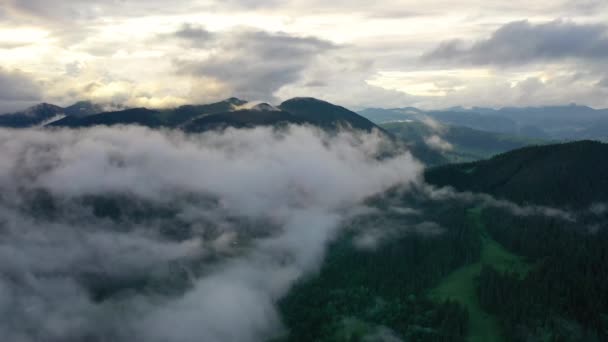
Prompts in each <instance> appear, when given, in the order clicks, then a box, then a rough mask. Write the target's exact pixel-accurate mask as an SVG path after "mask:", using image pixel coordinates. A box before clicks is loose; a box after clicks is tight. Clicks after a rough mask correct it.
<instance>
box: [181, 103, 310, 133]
mask: <svg viewBox="0 0 608 342" xmlns="http://www.w3.org/2000/svg"><path fill="white" fill-rule="evenodd" d="M264 107H265V106H264ZM258 108H259V107H258ZM258 108H254V109H243V110H236V111H231V112H225V113H216V114H211V115H206V116H203V117H201V118H198V119H195V120H193V121H191V122H189V123H187V124H185V125H184V126H183V129H184V130H185V131H186V132H204V131H209V130H215V129H222V128H226V127H234V128H246V127H255V126H277V125H284V124H290V123H292V124H304V123H310V122H309V121H307V120H305V119H302V118H299V117H296V116H294V115H293V114H291V113H288V112H285V111H282V110H263V109H258Z"/></svg>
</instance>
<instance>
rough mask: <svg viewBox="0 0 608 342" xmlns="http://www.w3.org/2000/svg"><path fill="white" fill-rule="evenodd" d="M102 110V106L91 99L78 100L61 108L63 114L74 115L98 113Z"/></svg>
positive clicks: (81, 115)
mask: <svg viewBox="0 0 608 342" xmlns="http://www.w3.org/2000/svg"><path fill="white" fill-rule="evenodd" d="M104 111H105V109H104V106H102V105H100V104H97V103H93V102H91V101H79V102H76V103H74V104H73V105H71V106H68V107H65V108H64V109H63V112H64V114H65V115H67V116H75V117H83V116H88V115H94V114H99V113H103V112H104Z"/></svg>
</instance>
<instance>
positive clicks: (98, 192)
mask: <svg viewBox="0 0 608 342" xmlns="http://www.w3.org/2000/svg"><path fill="white" fill-rule="evenodd" d="M379 144H380V139H379V138H378V137H377V136H374V135H353V134H349V133H340V134H338V135H336V136H327V135H325V134H324V133H322V132H320V131H318V130H316V129H312V128H307V127H290V128H289V129H287V130H283V131H274V130H272V129H270V128H257V129H251V130H240V131H237V130H227V131H225V132H223V133H208V134H203V135H197V136H186V135H183V134H182V133H179V132H172V131H166V132H159V131H151V130H148V129H144V128H137V127H124V128H93V129H87V130H57V131H48V130H24V131H12V130H0V148H1V149H2V151H3V158H2V160H1V161H0V189H1V190H2V191H1V195H0V212H1V213H2V215H1V217H2V220H0V230H1V231H2V236H3V238H2V240H1V241H0V256H2V258H1V259H2V260H3V261H2V262H0V274H1V275H2V276H1V277H0V313H1V314H2V317H5V318H6V319H4V320H2V322H0V334H1V335H2V336H3V337H4V338H5V339H6V340H10V341H37V340H41V339H42V340H45V341H84V340H112V341H131V340H147V341H228V340H229V341H259V340H264V339H266V338H269V337H272V336H274V335H276V334H279V333H281V332H282V326H281V320H280V317H279V316H278V313H277V311H276V308H275V302H276V301H277V299H278V298H280V297H281V296H282V295H284V294H285V292H286V291H287V290H288V289H289V287H290V285H291V284H292V283H293V281H294V280H296V279H298V278H299V277H300V276H302V275H303V274H306V273H309V272H312V271H314V270H315V269H316V268H317V267H319V265H320V263H321V261H322V258H323V254H324V251H325V246H326V244H327V243H328V242H329V241H331V239H332V238H333V237H334V236H335V235H336V234H337V231H338V229H339V227H340V223H341V222H342V221H343V220H344V219H347V218H349V217H352V216H353V215H356V214H357V213H358V212H360V211H361V210H360V209H359V208H360V207H361V205H362V202H363V201H364V200H365V199H366V198H368V197H370V196H374V195H376V194H379V193H382V192H383V191H385V190H387V189H388V188H390V187H393V186H397V185H403V186H406V187H407V185H408V184H411V183H413V182H418V181H419V179H420V173H421V168H422V167H421V165H420V164H419V163H417V162H416V161H415V160H413V159H412V157H411V156H410V155H409V154H407V153H406V154H403V155H399V156H396V157H394V158H391V159H384V160H382V161H379V160H378V159H377V158H376V157H375V154H376V152H377V149H378V148H379Z"/></svg>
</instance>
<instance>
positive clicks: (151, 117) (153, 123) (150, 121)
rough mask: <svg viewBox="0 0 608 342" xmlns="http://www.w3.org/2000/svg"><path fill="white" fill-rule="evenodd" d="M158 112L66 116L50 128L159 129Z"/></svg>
mask: <svg viewBox="0 0 608 342" xmlns="http://www.w3.org/2000/svg"><path fill="white" fill-rule="evenodd" d="M159 116H160V112H159V111H156V110H150V109H146V108H133V109H127V110H122V111H117V112H107V113H100V114H95V115H89V116H84V117H76V116H68V117H65V118H63V119H61V120H57V121H55V122H52V123H50V124H49V125H48V126H52V127H71V128H76V127H90V126H96V125H106V126H112V125H141V126H147V127H152V128H154V127H160V126H162V121H161V120H160V118H159Z"/></svg>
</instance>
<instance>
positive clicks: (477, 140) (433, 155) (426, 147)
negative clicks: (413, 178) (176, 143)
mask: <svg viewBox="0 0 608 342" xmlns="http://www.w3.org/2000/svg"><path fill="white" fill-rule="evenodd" d="M109 108H114V110H110V111H108V109H109ZM429 120H430V121H434V122H436V124H431V125H429ZM285 124H309V125H314V126H317V127H320V128H323V129H326V130H336V129H339V128H353V129H358V130H363V131H368V132H369V131H372V130H374V129H376V130H378V131H379V132H381V134H385V135H387V136H389V137H391V138H395V139H398V140H400V141H402V142H405V144H406V145H407V146H408V147H409V149H410V150H411V151H412V153H413V154H414V155H415V156H416V157H417V158H419V159H420V160H422V161H423V162H425V163H426V164H427V165H440V164H447V163H449V162H467V161H473V160H478V159H482V158H488V157H491V156H493V155H496V154H499V153H503V152H506V151H509V150H512V149H517V148H521V147H523V146H527V145H531V144H546V143H547V142H550V141H560V140H574V139H596V140H604V139H608V111H607V110H595V109H592V108H589V107H584V106H575V105H570V106H558V107H535V108H503V109H499V110H495V109H489V108H481V107H474V108H471V109H464V108H450V109H448V110H442V111H423V110H421V109H418V108H413V107H406V108H397V109H382V108H370V109H365V110H362V111H360V112H359V114H357V113H355V112H353V111H350V110H348V109H346V108H344V107H341V106H337V105H334V104H331V103H329V102H325V101H322V100H318V99H314V98H294V99H290V100H287V101H285V102H283V103H281V104H280V105H278V106H276V107H275V106H272V105H270V104H267V103H259V104H255V103H248V102H247V101H245V100H241V99H238V98H234V97H233V98H229V99H226V100H224V101H220V102H216V103H211V104H202V105H185V106H180V107H177V108H170V109H147V108H129V109H124V108H120V107H119V106H115V105H113V106H103V105H100V104H95V103H92V102H89V101H81V102H77V103H75V104H74V105H71V106H69V107H65V108H63V107H59V106H55V105H52V104H47V103H42V104H39V105H36V106H33V107H31V108H28V109H26V110H23V111H20V112H15V113H9V114H4V115H0V127H11V128H25V127H43V126H48V127H70V128H78V127H91V126H96V125H107V126H111V125H141V126H146V127H150V128H161V127H167V128H176V129H181V130H183V131H185V132H192V133H196V132H204V131H209V130H216V129H224V128H227V127H235V128H244V127H255V126H277V125H278V126H280V125H285ZM433 125H435V126H436V125H440V126H441V127H433Z"/></svg>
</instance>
